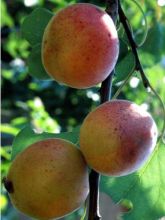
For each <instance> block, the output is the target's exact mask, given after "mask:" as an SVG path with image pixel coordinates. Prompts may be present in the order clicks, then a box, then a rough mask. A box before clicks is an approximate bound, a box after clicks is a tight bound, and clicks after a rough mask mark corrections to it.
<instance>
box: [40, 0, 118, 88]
mask: <svg viewBox="0 0 165 220" xmlns="http://www.w3.org/2000/svg"><path fill="white" fill-rule="evenodd" d="M118 52H119V47H118V36H117V31H116V28H115V25H114V23H113V21H112V19H111V18H110V16H109V15H108V14H107V13H106V12H104V11H103V10H101V9H100V8H98V7H97V6H95V5H92V4H88V3H78V4H74V5H71V6H68V7H66V8H64V9H62V10H61V11H59V12H58V13H57V14H55V15H54V16H53V18H52V19H51V20H50V22H49V23H48V25H47V27H46V29H45V32H44V36H43V40H42V62H43V65H44V67H45V70H46V71H47V73H48V74H49V75H50V76H51V77H52V78H54V79H55V80H56V81H57V82H60V83H63V84H66V85H68V86H70V87H73V88H87V87H91V86H94V85H96V84H98V83H100V82H102V81H103V80H104V79H105V78H106V77H107V76H108V75H109V73H110V72H111V71H112V69H113V68H114V66H115V64H116V61H117V57H118Z"/></svg>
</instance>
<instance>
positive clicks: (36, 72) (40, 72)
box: [27, 44, 51, 80]
mask: <svg viewBox="0 0 165 220" xmlns="http://www.w3.org/2000/svg"><path fill="white" fill-rule="evenodd" d="M27 63H28V67H29V74H30V75H31V76H33V77H36V78H37V79H41V80H42V79H51V78H50V76H49V75H48V74H47V73H46V71H45V69H44V66H43V64H42V60H41V44H38V45H35V46H34V47H33V48H32V51H31V53H30V55H29V57H28V61H27Z"/></svg>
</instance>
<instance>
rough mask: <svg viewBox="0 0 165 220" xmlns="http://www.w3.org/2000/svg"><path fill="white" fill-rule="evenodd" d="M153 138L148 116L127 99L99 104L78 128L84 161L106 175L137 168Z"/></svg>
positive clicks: (122, 174)
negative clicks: (79, 128)
mask: <svg viewBox="0 0 165 220" xmlns="http://www.w3.org/2000/svg"><path fill="white" fill-rule="evenodd" d="M156 140H157V127H156V124H155V122H154V120H153V118H152V117H151V115H150V114H149V113H148V112H146V111H144V110H143V109H142V107H140V106H138V105H137V104H135V103H132V102H130V101H126V100H114V101H109V102H106V103H104V104H102V105H100V106H99V107H98V108H96V109H95V110H94V111H92V112H90V113H89V114H88V115H87V117H86V118H85V120H84V122H83V124H82V126H81V130H80V148H81V151H82V153H83V154H84V157H85V159H86V161H87V163H88V164H89V165H90V166H91V168H93V169H94V170H96V171H97V172H100V173H101V174H103V175H108V176H109V175H110V176H124V175H128V174H130V173H132V172H135V171H136V170H138V169H139V168H140V167H141V166H142V165H143V164H144V163H145V161H146V160H147V159H148V158H149V156H150V155H151V153H152V152H153V150H154V147H155V145H156Z"/></svg>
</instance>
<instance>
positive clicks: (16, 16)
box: [0, 0, 165, 220]
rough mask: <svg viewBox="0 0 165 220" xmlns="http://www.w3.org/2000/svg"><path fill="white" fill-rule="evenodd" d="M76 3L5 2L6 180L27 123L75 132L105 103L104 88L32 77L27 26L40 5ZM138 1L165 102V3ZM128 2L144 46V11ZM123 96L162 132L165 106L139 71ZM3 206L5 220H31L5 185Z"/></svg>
mask: <svg viewBox="0 0 165 220" xmlns="http://www.w3.org/2000/svg"><path fill="white" fill-rule="evenodd" d="M75 2H76V1H74V0H72V1H69V0H68V1H65V0H50V1H45V0H24V1H23V0H16V1H13V0H8V1H4V0H2V1H1V47H2V63H1V65H2V66H1V67H2V78H1V88H2V103H1V118H2V119H1V122H2V124H1V132H2V135H1V140H2V147H1V151H0V152H1V160H2V166H1V174H2V178H3V176H5V175H6V172H7V170H8V167H9V165H10V155H11V144H12V141H13V139H14V137H15V136H16V135H17V133H18V132H19V131H20V129H22V128H23V127H24V126H25V125H26V124H27V123H31V124H32V125H33V127H34V128H35V129H36V130H37V131H39V132H40V131H42V130H44V131H47V132H61V131H71V130H72V129H73V128H74V127H76V126H78V125H80V124H81V123H82V121H83V119H84V117H85V116H86V115H87V114H88V112H89V111H91V109H92V108H95V107H96V106H97V105H99V100H100V99H99V92H98V90H99V86H96V87H93V88H90V89H86V90H76V89H72V88H68V87H66V86H62V85H59V84H58V83H56V82H55V81H49V80H45V81H41V80H37V79H35V78H32V77H31V76H30V75H29V74H28V66H27V57H28V55H29V52H30V50H31V48H30V46H29V44H28V42H27V41H26V40H24V39H23V38H22V36H21V33H20V24H21V22H22V21H23V19H24V18H25V17H26V16H27V15H28V14H29V13H31V12H32V11H33V10H34V9H35V8H37V7H39V6H41V7H45V8H47V9H49V10H51V11H53V12H56V11H58V10H59V9H60V8H63V7H64V6H67V5H68V4H70V3H75ZM79 2H90V3H94V4H96V5H99V6H101V7H103V8H104V7H105V3H104V1H102V0H93V1H79ZM138 2H139V3H140V5H141V7H142V8H143V10H144V13H145V16H146V18H147V21H148V28H149V34H148V37H147V39H146V41H145V43H144V44H143V46H142V47H141V48H140V49H139V56H140V58H141V62H142V64H143V67H144V70H145V73H146V74H147V76H148V78H149V80H150V82H151V84H152V85H153V87H154V88H155V89H156V91H157V92H158V93H159V95H160V96H161V98H162V100H165V40H164V39H165V6H164V5H163V0H162V1H161V0H158V1H156V0H155V1H150V0H146V1H143V0H140V1H138ZM122 4H123V7H124V9H125V12H126V15H127V16H128V18H129V20H130V23H131V26H132V29H133V32H134V37H135V39H136V41H137V42H138V41H139V40H140V39H141V38H142V35H143V33H144V30H145V27H144V18H143V16H142V13H141V12H140V10H139V9H138V7H137V5H136V4H134V3H133V1H131V0H127V1H122ZM34 31H35V30H34ZM119 37H120V39H121V44H120V47H121V48H120V50H121V54H120V57H119V61H121V60H123V58H124V52H123V51H124V45H125V44H126V43H127V42H125V41H127V40H126V39H125V38H124V37H123V33H122V30H121V29H119ZM123 39H125V41H124V40H123ZM130 62H131V61H130ZM127 65H129V63H128V64H127ZM124 68H125V65H123V68H122V71H123V72H124ZM117 77H118V76H117V75H116V76H115V78H114V84H113V90H112V93H113V94H114V93H115V91H116V90H117V89H118V88H119V86H120V85H121V83H122V81H121V80H123V79H118V78H117ZM116 79H117V80H116ZM119 98H123V99H129V100H131V101H133V102H136V103H137V104H140V105H142V106H143V107H144V108H145V109H147V110H148V111H149V112H150V113H151V114H152V116H153V117H154V119H155V120H156V122H157V125H158V128H159V130H160V129H161V127H162V123H163V120H162V119H163V114H162V110H161V106H160V103H159V101H158V100H157V99H156V97H155V96H154V95H153V94H152V93H150V92H149V91H146V90H145V89H144V88H143V85H142V83H141V79H140V77H139V73H134V75H133V77H132V78H131V79H130V81H129V83H128V84H127V85H126V86H125V87H124V89H123V90H122V92H121V94H120V96H119ZM0 204H1V212H2V219H3V220H17V219H21V220H22V219H29V218H26V217H25V216H23V215H22V214H20V213H18V212H17V211H16V210H15V209H14V208H13V207H12V205H11V203H10V201H9V199H8V196H7V193H6V191H5V189H4V188H3V187H2V190H1V198H0ZM81 215H82V210H81V209H80V210H79V211H78V212H76V213H75V214H73V215H70V216H68V217H66V218H65V220H69V219H70V220H71V219H80V216H81ZM145 220H149V219H145Z"/></svg>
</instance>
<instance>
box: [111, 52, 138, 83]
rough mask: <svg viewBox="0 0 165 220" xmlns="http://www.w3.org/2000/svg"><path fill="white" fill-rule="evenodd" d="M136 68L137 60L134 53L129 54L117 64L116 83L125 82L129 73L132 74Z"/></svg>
mask: <svg viewBox="0 0 165 220" xmlns="http://www.w3.org/2000/svg"><path fill="white" fill-rule="evenodd" d="M134 68H135V58H134V55H133V54H132V52H131V51H130V52H128V53H127V55H126V56H125V57H124V58H123V59H122V60H121V61H119V62H118V63H117V65H116V68H115V72H116V78H115V80H114V83H117V82H120V81H122V80H124V79H125V78H126V77H127V76H128V74H129V73H131V72H132V71H133V70H134Z"/></svg>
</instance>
